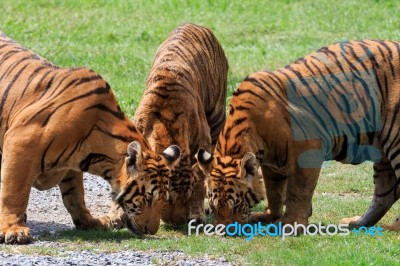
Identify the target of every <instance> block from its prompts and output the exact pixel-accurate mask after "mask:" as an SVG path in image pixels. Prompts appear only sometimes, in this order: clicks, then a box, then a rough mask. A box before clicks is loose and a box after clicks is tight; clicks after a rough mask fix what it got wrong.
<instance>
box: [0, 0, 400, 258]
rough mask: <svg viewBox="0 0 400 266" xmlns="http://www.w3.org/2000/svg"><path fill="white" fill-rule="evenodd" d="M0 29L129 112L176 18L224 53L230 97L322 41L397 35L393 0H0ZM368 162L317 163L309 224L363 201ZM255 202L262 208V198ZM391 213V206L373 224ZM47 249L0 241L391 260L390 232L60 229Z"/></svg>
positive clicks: (368, 184)
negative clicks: (202, 30)
mask: <svg viewBox="0 0 400 266" xmlns="http://www.w3.org/2000/svg"><path fill="white" fill-rule="evenodd" d="M0 10H1V11H2V15H1V16H0V27H1V28H0V30H1V31H4V32H5V33H6V34H8V35H9V36H10V37H12V38H14V39H15V40H17V41H19V42H21V43H22V44H24V45H25V46H26V47H28V48H30V49H32V50H34V51H36V52H37V53H39V54H40V55H42V56H43V57H45V58H47V59H49V60H50V61H52V62H54V63H56V64H58V65H60V66H65V67H68V66H88V67H90V68H92V69H94V70H95V71H97V72H98V73H100V74H101V75H102V76H103V77H104V78H105V79H107V80H108V81H109V83H110V84H111V86H112V87H113V89H114V91H115V93H116V95H117V98H118V101H119V102H120V104H121V107H122V108H123V110H124V111H125V112H126V113H127V114H128V115H129V116H130V117H133V114H134V111H135V108H136V106H137V105H138V102H139V101H140V97H141V94H142V91H143V89H144V86H145V81H146V76H147V74H148V72H149V69H150V67H151V63H152V60H153V57H154V54H155V52H156V49H157V47H158V46H159V45H160V44H161V43H162V41H163V40H164V39H165V38H166V36H167V35H168V34H169V32H171V31H172V30H173V29H174V28H175V27H176V26H177V25H180V24H182V23H184V22H193V23H198V24H202V25H204V26H208V27H210V28H211V29H212V30H213V31H214V33H215V34H216V36H217V38H218V39H219V41H220V42H221V44H222V46H223V48H224V50H225V52H226V55H227V57H228V60H229V65H230V70H229V81H228V83H229V87H228V89H229V92H230V93H229V95H230V94H231V92H232V91H233V90H234V88H235V87H236V86H237V83H239V82H240V81H241V80H242V79H243V78H244V77H245V76H246V75H248V74H250V73H252V72H255V71H257V70H261V69H270V70H273V69H276V68H278V67H282V66H284V65H286V64H288V63H290V62H292V61H293V60H295V59H297V58H299V57H302V56H304V55H305V54H307V53H309V52H311V51H312V50H315V49H317V48H319V47H321V46H324V45H326V44H329V43H332V42H337V41H341V40H350V39H361V38H377V39H392V40H400V17H399V15H398V14H399V11H400V3H399V2H398V1H394V0H393V1H371V0H363V1H361V0H349V1H345V2H343V3H342V2H339V1H332V0H322V1H313V0H309V1H291V0H286V1H261V0H259V1H229V0H221V1H200V0H199V1H194V0H193V1H165V2H164V1H157V0H153V1H122V0H121V1H106V0H103V1H94V0H92V1H90V0H89V1H78V0H70V1H61V0H50V1H44V0H38V1H28V0H14V1H0ZM371 168H372V167H371V164H362V165H359V166H345V165H340V164H333V165H331V166H330V167H327V168H325V169H323V171H322V175H321V178H320V180H319V183H318V186H317V189H316V194H315V197H314V199H313V201H314V214H313V216H312V217H311V222H315V223H317V222H323V223H325V224H326V223H338V222H339V221H340V219H341V218H343V217H351V216H354V215H360V214H362V213H363V211H365V210H366V208H367V207H368V205H369V202H370V200H371V195H372V190H373V184H372V177H371V176H372V170H371ZM257 209H259V210H261V209H262V205H260V206H258V207H257ZM399 213H400V207H399V203H397V204H396V205H395V206H394V207H393V208H392V209H391V210H390V211H389V213H388V214H387V215H386V216H385V217H384V219H383V220H382V221H381V224H387V223H389V222H390V221H391V219H393V218H394V217H395V216H396V215H397V214H399ZM42 238H43V239H50V240H51V241H54V242H57V243H58V244H59V247H57V248H55V249H51V248H43V247H41V248H40V247H34V246H21V247H19V246H18V247H14V246H13V247H8V246H7V247H6V246H1V247H0V250H6V251H9V252H18V253H20V252H21V253H34V254H49V255H55V254H58V251H59V249H63V250H68V249H72V250H81V249H89V250H96V251H97V250H98V251H99V252H100V251H107V252H114V251H118V250H129V249H131V250H149V249H151V250H177V249H179V250H183V251H184V252H185V253H186V254H190V255H193V256H204V255H205V254H208V255H210V256H216V257H218V256H221V255H223V256H225V257H226V258H227V259H229V260H230V261H231V262H233V263H236V264H249V265H257V264H267V265H274V264H275V265H337V264H343V265H371V264H374V265H382V264H384V265H395V264H398V261H399V259H398V256H399V254H400V245H399V244H398V243H399V240H400V236H399V234H398V233H390V232H385V235H384V236H383V237H375V238H374V237H368V236H354V235H352V236H349V237H323V236H317V237H309V236H307V237H304V236H302V237H292V238H288V239H286V240H284V241H283V240H281V239H279V238H271V237H257V238H255V239H253V240H251V241H246V240H245V239H244V238H219V237H205V236H201V237H194V236H190V237H189V236H185V235H184V234H182V232H180V231H174V230H171V229H168V228H166V227H162V228H161V230H160V232H159V233H158V234H157V235H156V236H155V237H151V238H146V239H137V238H134V237H132V236H130V235H129V234H128V233H127V232H126V231H124V230H122V231H111V232H96V231H94V232H83V231H69V232H65V233H62V234H61V235H57V236H56V237H55V238H52V237H49V236H43V237H42Z"/></svg>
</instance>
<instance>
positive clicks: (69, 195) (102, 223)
mask: <svg viewBox="0 0 400 266" xmlns="http://www.w3.org/2000/svg"><path fill="white" fill-rule="evenodd" d="M58 186H59V188H60V191H61V195H62V199H63V202H64V206H65V207H66V208H67V210H68V212H69V213H70V215H71V217H72V221H73V222H74V224H75V226H76V228H78V229H108V228H112V227H113V222H112V220H111V218H110V217H109V216H102V217H99V218H94V217H93V216H92V215H91V214H90V211H89V210H88V209H87V208H86V205H85V199H84V187H83V173H82V172H75V171H68V172H67V174H66V175H65V177H64V178H63V179H62V180H61V182H60V183H59V184H58Z"/></svg>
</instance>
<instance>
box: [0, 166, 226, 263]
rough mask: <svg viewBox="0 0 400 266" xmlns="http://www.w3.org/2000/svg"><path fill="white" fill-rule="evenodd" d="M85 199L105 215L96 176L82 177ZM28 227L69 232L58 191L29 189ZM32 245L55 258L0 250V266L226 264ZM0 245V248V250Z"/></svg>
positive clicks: (104, 194)
mask: <svg viewBox="0 0 400 266" xmlns="http://www.w3.org/2000/svg"><path fill="white" fill-rule="evenodd" d="M84 182H85V200H86V205H87V207H88V208H89V209H90V211H91V213H92V214H93V215H95V216H98V215H102V214H105V213H107V212H108V208H109V206H110V204H111V198H110V196H109V195H110V189H111V188H110V186H109V185H108V184H107V183H106V182H105V181H104V180H103V179H101V178H100V177H96V176H90V175H89V174H85V177H84ZM27 215H28V222H27V223H28V226H29V227H30V228H31V233H32V235H33V236H34V237H38V236H39V235H40V234H41V233H43V232H48V233H50V234H55V233H56V232H57V231H60V230H69V229H73V228H74V225H73V223H72V220H71V217H70V215H69V213H68V212H67V210H66V209H65V207H64V205H63V203H62V200H61V194H60V191H59V189H58V188H52V189H50V190H47V191H38V190H36V189H32V192H31V195H30V199H29V205H28V210H27ZM31 245H32V246H38V247H43V248H55V249H57V251H58V256H39V255H24V254H10V253H7V252H5V251H0V265H157V264H158V265H213V266H214V265H230V264H229V263H227V261H226V260H224V259H223V258H221V259H218V260H215V259H208V258H193V257H189V256H186V255H185V254H183V252H181V251H170V252H157V251H149V252H145V251H121V252H116V253H96V252H95V251H66V250H64V246H65V244H63V243H58V242H50V241H39V240H36V241H35V242H34V243H33V244H31ZM1 246H3V247H4V245H0V247H1Z"/></svg>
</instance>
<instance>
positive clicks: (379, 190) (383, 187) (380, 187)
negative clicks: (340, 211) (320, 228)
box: [340, 160, 400, 227]
mask: <svg viewBox="0 0 400 266" xmlns="http://www.w3.org/2000/svg"><path fill="white" fill-rule="evenodd" d="M374 184H375V191H374V196H373V198H372V202H371V204H370V206H369V208H368V210H367V211H366V212H365V213H364V215H363V216H361V217H360V216H356V217H352V218H344V219H342V220H341V222H340V223H342V224H349V225H350V226H351V227H360V226H373V225H374V224H376V223H377V222H378V221H379V220H380V219H381V218H382V217H383V216H384V215H385V214H386V212H387V211H388V210H389V209H390V207H391V206H392V205H393V203H394V202H395V201H396V200H397V199H398V198H399V196H400V193H398V192H399V186H398V181H397V178H396V175H395V172H394V170H393V168H392V166H391V165H390V163H389V162H388V161H387V160H385V161H383V162H381V163H374Z"/></svg>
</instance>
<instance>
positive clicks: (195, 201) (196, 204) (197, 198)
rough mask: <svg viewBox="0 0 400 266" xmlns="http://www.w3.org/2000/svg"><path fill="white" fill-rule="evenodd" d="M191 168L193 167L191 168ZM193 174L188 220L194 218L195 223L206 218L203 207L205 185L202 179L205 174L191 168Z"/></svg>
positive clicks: (200, 222)
mask: <svg viewBox="0 0 400 266" xmlns="http://www.w3.org/2000/svg"><path fill="white" fill-rule="evenodd" d="M192 169H193V168H192ZM193 170H194V171H193V174H194V175H195V176H196V178H195V180H196V182H195V183H194V187H193V193H192V196H191V197H190V199H189V203H188V206H189V217H188V221H191V220H195V221H196V223H197V224H203V223H204V222H205V220H206V214H205V209H204V197H205V193H206V191H205V187H204V180H205V175H204V173H203V171H201V170H200V168H198V169H197V170H195V169H193Z"/></svg>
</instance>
